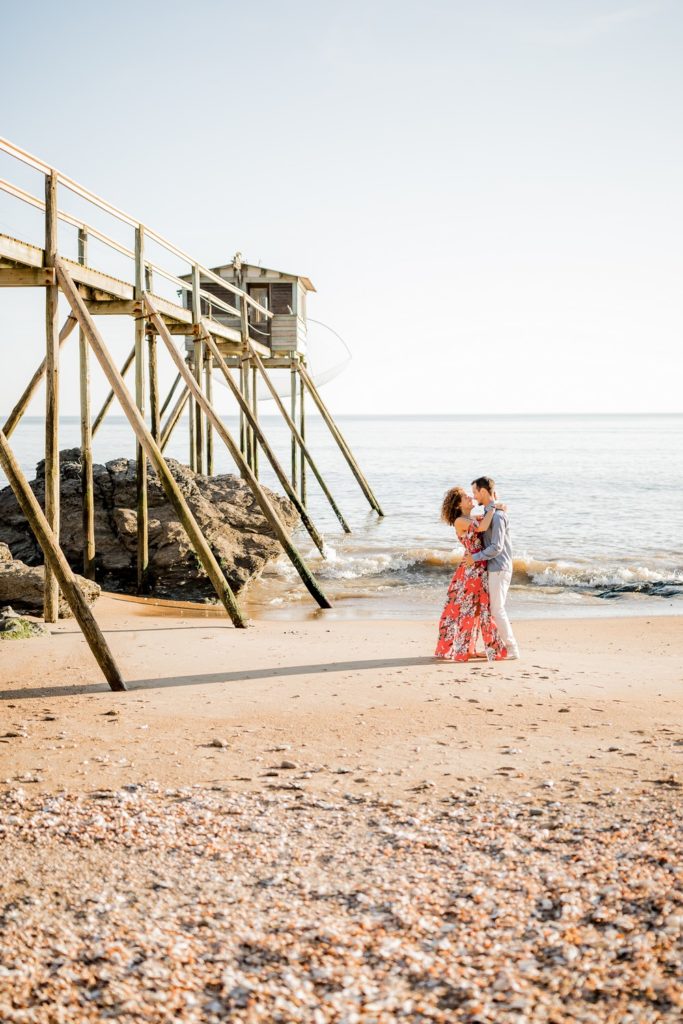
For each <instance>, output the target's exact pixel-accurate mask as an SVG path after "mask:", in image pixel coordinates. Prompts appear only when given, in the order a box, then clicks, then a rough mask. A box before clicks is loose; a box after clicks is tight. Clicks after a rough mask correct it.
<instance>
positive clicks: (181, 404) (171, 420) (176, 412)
mask: <svg viewBox="0 0 683 1024" xmlns="http://www.w3.org/2000/svg"><path fill="white" fill-rule="evenodd" d="M189 399H190V392H189V391H188V389H187V388H184V389H183V391H182V392H181V394H180V397H179V398H178V401H177V402H176V404H175V405H174V406H173V409H172V410H171V412H170V413H169V416H168V419H167V420H166V423H165V424H164V426H163V427H162V428H161V444H160V445H159V447H160V448H161V450H162V452H163V450H164V449H165V447H166V445H167V444H168V442H169V441H170V439H171V434H172V433H173V430H174V428H175V425H176V423H177V422H178V420H179V419H180V417H181V416H182V414H183V409H184V408H185V406H186V405H187V403H188V401H189Z"/></svg>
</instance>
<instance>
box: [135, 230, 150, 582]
mask: <svg viewBox="0 0 683 1024" xmlns="http://www.w3.org/2000/svg"><path fill="white" fill-rule="evenodd" d="M144 246H145V233H144V228H143V226H142V224H138V226H137V228H136V229H135V298H136V299H138V300H139V299H141V298H142V295H143V293H144V290H145V281H144V274H145V270H144ZM135 404H136V405H137V407H138V410H139V412H140V415H141V416H142V417H143V419H144V415H145V316H144V312H143V311H142V310H140V312H138V313H137V315H136V317H135ZM135 465H136V481H135V482H136V490H137V517H138V520H137V538H138V550H137V584H138V593H141V592H142V591H143V590H144V589H145V584H146V581H147V572H148V569H149V530H148V520H147V459H146V457H145V450H144V448H143V446H142V444H141V443H140V442H138V444H137V447H136V458H135Z"/></svg>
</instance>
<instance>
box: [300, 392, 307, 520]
mask: <svg viewBox="0 0 683 1024" xmlns="http://www.w3.org/2000/svg"><path fill="white" fill-rule="evenodd" d="M305 397H306V391H305V388H304V382H303V380H302V379H301V377H299V433H300V434H301V437H302V440H304V441H305V440H306V403H305ZM299 463H300V465H299V474H300V475H299V494H300V496H301V504H302V505H304V506H305V505H306V459H305V458H304V457H303V456H300V458H299Z"/></svg>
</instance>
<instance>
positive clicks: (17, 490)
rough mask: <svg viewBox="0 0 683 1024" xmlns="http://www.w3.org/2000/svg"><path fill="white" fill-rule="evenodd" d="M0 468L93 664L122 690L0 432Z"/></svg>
mask: <svg viewBox="0 0 683 1024" xmlns="http://www.w3.org/2000/svg"><path fill="white" fill-rule="evenodd" d="M0 465H2V470H3V472H4V474H5V476H6V477H7V479H8V480H9V483H10V487H11V488H12V490H13V492H14V496H15V497H16V499H17V502H18V503H19V507H20V508H21V510H22V512H23V513H24V515H25V516H26V518H27V520H28V522H29V525H30V527H31V529H32V530H33V533H34V535H35V537H36V540H37V541H38V543H39V544H40V547H41V549H42V552H43V557H44V559H45V568H46V569H47V567H48V565H49V566H50V571H51V573H52V574H53V576H54V578H55V580H56V581H57V584H58V586H59V587H61V590H62V593H63V594H64V597H65V598H66V600H67V602H68V604H69V607H70V608H71V611H72V612H73V615H74V618H75V619H76V622H77V623H78V625H79V626H80V627H81V630H82V631H83V635H84V636H85V639H86V640H87V642H88V645H89V647H90V650H91V651H92V652H93V654H94V656H95V660H96V661H97V664H98V665H99V666H100V668H101V669H102V672H103V673H104V676H105V679H106V680H107V682H108V683H109V686H110V687H111V689H112V690H125V689H126V685H125V683H124V681H123V679H122V678H121V673H120V672H119V669H118V665H117V664H116V662H115V661H114V657H113V655H112V653H111V651H110V650H109V646H108V644H107V641H106V640H105V638H104V636H103V635H102V632H101V630H100V627H99V626H98V625H97V622H96V621H95V618H94V616H93V614H92V612H91V611H90V608H89V607H88V603H87V601H86V600H85V598H84V597H83V594H82V593H81V588H80V587H79V586H78V583H77V582H76V580H75V578H74V574H73V573H72V571H71V568H70V566H69V563H68V562H67V560H66V558H65V557H64V555H63V553H62V550H61V548H60V547H59V543H58V541H57V537H56V536H55V534H54V533H53V531H52V530H51V529H50V524H49V523H48V521H47V518H46V517H45V515H44V514H43V511H42V509H41V507H40V505H39V504H38V502H37V501H36V498H35V495H34V493H33V491H32V490H31V488H30V487H29V485H28V481H27V479H26V477H25V476H24V474H23V473H22V472H21V469H20V468H19V464H18V463H17V461H16V459H15V458H14V454H13V452H12V449H11V448H10V446H9V441H8V440H7V438H6V436H5V434H4V433H3V432H2V431H0Z"/></svg>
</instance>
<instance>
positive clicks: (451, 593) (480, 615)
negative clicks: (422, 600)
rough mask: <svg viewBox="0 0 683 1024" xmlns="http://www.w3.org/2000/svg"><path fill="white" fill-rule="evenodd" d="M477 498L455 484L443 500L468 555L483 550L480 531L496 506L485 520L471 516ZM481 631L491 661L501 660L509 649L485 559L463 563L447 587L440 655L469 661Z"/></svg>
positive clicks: (445, 512)
mask: <svg viewBox="0 0 683 1024" xmlns="http://www.w3.org/2000/svg"><path fill="white" fill-rule="evenodd" d="M473 508H474V499H473V498H471V497H470V496H469V494H467V492H466V491H464V490H463V489H462V487H452V488H451V490H450V491H448V493H447V494H446V496H445V498H444V499H443V505H442V506H441V518H442V519H443V521H444V522H445V523H448V525H449V526H454V527H455V532H456V534H457V536H458V540H459V541H460V542H461V544H462V546H463V547H464V548H465V551H467V552H468V553H469V554H475V552H477V551H481V537H480V534H482V533H484V531H485V530H487V529H488V528H489V526H490V525H491V519H492V518H493V511H494V510H493V509H492V510H491V511H489V512H487V513H486V515H485V516H484V517H483V518H482V519H472V518H470V516H471V512H472V509H473ZM480 633H481V636H482V639H483V641H484V649H485V651H486V657H487V658H488V660H489V661H502V659H503V658H506V657H507V650H506V649H505V646H504V645H503V641H502V640H501V638H500V635H499V633H498V630H497V628H496V624H495V622H494V621H493V619H492V618H491V610H490V608H489V581H488V574H487V572H486V562H475V563H474V564H473V565H466V564H465V562H464V561H463V562H461V563H460V565H459V566H458V568H457V569H456V570H455V573H454V575H453V579H452V580H451V582H450V585H449V587H448V596H447V598H446V605H445V607H444V610H443V613H442V615H441V621H440V623H439V640H438V643H437V645H436V651H435V655H436V657H437V658H445V659H448V660H450V661H469V659H470V658H473V657H475V658H476V657H481V655H477V654H476V650H475V649H476V644H477V638H478V636H479V634H480Z"/></svg>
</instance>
